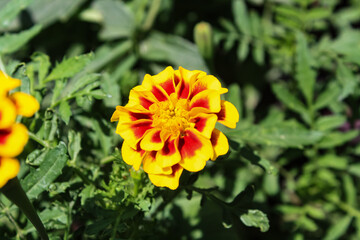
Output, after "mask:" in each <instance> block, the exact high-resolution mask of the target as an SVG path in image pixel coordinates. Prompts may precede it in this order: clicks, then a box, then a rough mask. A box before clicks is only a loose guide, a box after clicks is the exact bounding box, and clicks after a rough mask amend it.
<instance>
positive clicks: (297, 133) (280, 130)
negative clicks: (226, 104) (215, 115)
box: [227, 124, 323, 148]
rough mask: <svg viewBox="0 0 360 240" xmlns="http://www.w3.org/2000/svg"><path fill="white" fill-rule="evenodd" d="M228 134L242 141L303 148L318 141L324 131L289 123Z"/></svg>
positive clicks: (255, 127)
mask: <svg viewBox="0 0 360 240" xmlns="http://www.w3.org/2000/svg"><path fill="white" fill-rule="evenodd" d="M227 135H228V136H229V137H230V138H231V139H232V140H235V141H238V142H240V143H243V142H247V143H257V144H265V145H271V146H279V147H295V148H302V147H303V146H305V145H311V144H314V143H316V142H318V141H319V140H320V139H321V138H322V137H323V133H322V132H319V131H311V130H306V129H303V128H299V127H296V126H292V125H289V124H281V125H272V126H251V127H248V128H246V129H242V130H235V131H231V132H229V133H227Z"/></svg>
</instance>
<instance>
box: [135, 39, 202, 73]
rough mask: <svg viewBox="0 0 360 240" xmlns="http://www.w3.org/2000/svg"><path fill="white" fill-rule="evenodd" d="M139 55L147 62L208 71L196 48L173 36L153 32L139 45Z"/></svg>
mask: <svg viewBox="0 0 360 240" xmlns="http://www.w3.org/2000/svg"><path fill="white" fill-rule="evenodd" d="M140 53H141V57H142V58H143V59H146V60H149V61H167V62H168V63H170V64H173V65H175V66H182V67H184V68H187V69H190V70H195V69H196V70H202V71H205V72H207V71H208V68H207V67H206V65H205V62H204V59H203V58H202V56H201V55H200V53H199V51H198V49H197V46H196V45H195V44H193V43H191V42H189V41H187V40H185V39H184V38H181V37H178V36H175V35H165V34H163V33H159V32H156V33H155V32H153V33H152V34H151V35H150V36H149V37H148V38H147V39H146V40H144V41H143V42H142V43H141V45H140Z"/></svg>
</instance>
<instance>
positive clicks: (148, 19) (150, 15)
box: [142, 0, 161, 31]
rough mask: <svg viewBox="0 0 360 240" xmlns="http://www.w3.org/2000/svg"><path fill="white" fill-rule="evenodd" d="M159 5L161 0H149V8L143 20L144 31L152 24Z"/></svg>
mask: <svg viewBox="0 0 360 240" xmlns="http://www.w3.org/2000/svg"><path fill="white" fill-rule="evenodd" d="M160 5H161V0H153V1H151V5H150V9H149V11H148V14H147V16H146V19H145V21H144V24H143V27H142V29H143V30H144V31H148V30H150V28H151V27H152V25H153V24H154V21H155V18H156V16H157V14H158V12H159V9H160Z"/></svg>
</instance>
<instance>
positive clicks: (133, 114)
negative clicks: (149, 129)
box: [129, 112, 151, 121]
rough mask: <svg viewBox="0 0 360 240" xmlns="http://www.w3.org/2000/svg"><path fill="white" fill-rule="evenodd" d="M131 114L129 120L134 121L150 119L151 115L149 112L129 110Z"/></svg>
mask: <svg viewBox="0 0 360 240" xmlns="http://www.w3.org/2000/svg"><path fill="white" fill-rule="evenodd" d="M129 114H130V116H131V120H133V121H136V120H139V119H151V115H150V114H149V113H136V112H129Z"/></svg>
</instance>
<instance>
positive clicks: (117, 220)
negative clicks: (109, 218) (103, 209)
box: [110, 214, 121, 240]
mask: <svg viewBox="0 0 360 240" xmlns="http://www.w3.org/2000/svg"><path fill="white" fill-rule="evenodd" d="M120 218H121V214H119V215H118V216H117V218H116V220H115V225H114V227H113V231H112V234H111V237H110V240H115V238H116V232H117V231H116V230H117V227H118V225H119V223H120Z"/></svg>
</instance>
